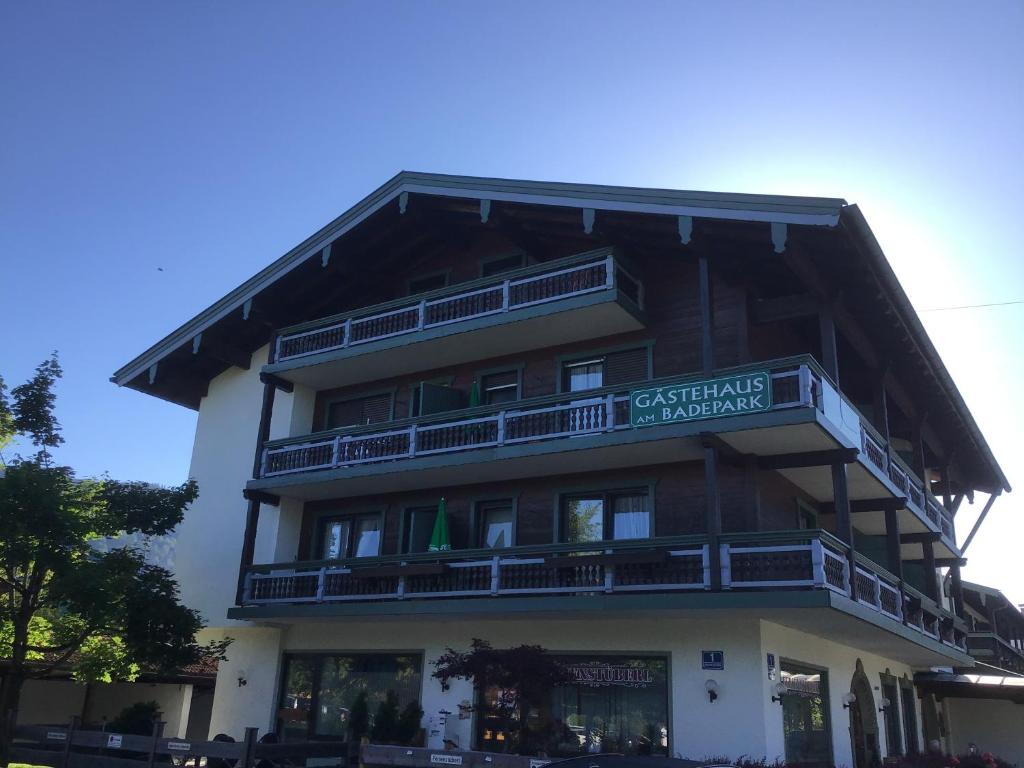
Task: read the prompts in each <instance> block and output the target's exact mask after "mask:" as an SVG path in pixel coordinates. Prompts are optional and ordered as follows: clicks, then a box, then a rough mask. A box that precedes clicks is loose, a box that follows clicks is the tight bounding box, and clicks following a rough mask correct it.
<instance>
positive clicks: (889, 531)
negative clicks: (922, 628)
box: [885, 505, 907, 623]
mask: <svg viewBox="0 0 1024 768" xmlns="http://www.w3.org/2000/svg"><path fill="white" fill-rule="evenodd" d="M885 551H886V554H887V555H888V560H889V571H890V572H891V573H892V575H893V576H895V577H896V578H897V579H898V582H899V583H898V584H897V587H898V588H899V591H900V606H902V605H903V603H904V602H905V597H904V590H903V555H902V553H901V552H900V517H899V512H898V511H897V510H896V507H895V506H894V505H890V506H888V507H886V508H885ZM901 613H904V614H905V613H906V612H905V611H901ZM906 621H907V617H906V615H904V616H903V622H904V623H906Z"/></svg>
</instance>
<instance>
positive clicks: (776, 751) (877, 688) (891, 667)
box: [760, 622, 924, 765]
mask: <svg viewBox="0 0 1024 768" xmlns="http://www.w3.org/2000/svg"><path fill="white" fill-rule="evenodd" d="M769 653H774V654H775V658H776V660H777V662H781V660H782V659H788V660H790V661H794V662H803V663H804V664H808V665H811V666H815V667H825V668H827V669H828V684H829V699H830V703H831V707H830V716H831V721H832V750H833V754H834V756H835V764H836V765H853V748H852V747H853V743H852V741H851V738H850V713H849V710H846V709H844V708H843V703H842V696H843V694H844V693H847V692H848V691H849V690H850V684H851V682H852V681H853V674H854V671H855V670H856V666H857V660H858V659H859V660H860V661H861V663H862V664H863V666H864V673H865V674H866V675H867V678H868V682H870V683H871V692H872V694H873V696H874V700H875V706H874V709H875V711H876V717H877V718H878V734H879V735H878V741H879V745H880V747H881V751H882V757H883V758H884V757H885V756H887V755H888V754H889V745H888V744H886V738H885V723H884V721H883V719H882V715H881V713H879V712H878V711H877V710H878V707H879V706H881V704H880V702H881V699H882V693H881V685H882V681H881V677H880V675H881V673H883V672H886V671H888V672H889V674H891V675H893V676H894V677H898V678H901V677H903V676H904V675H906V676H907V677H908V678H910V679H911V680H912V679H913V677H914V674H913V670H912V669H911V668H910V667H908V666H906V665H904V664H900V663H899V662H895V661H892V660H890V659H886V658H883V657H881V656H876V655H874V654H871V653H866V652H864V651H860V650H857V649H855V648H851V647H849V646H845V645H842V644H840V643H836V642H832V641H829V640H823V639H821V638H820V637H815V636H814V635H808V634H806V633H804V632H797V631H796V630H792V629H789V628H787V627H782V626H779V625H778V624H772V623H770V622H764V623H763V625H762V652H761V659H760V663H761V666H762V668H764V667H765V665H766V660H765V659H766V655H767V654H769ZM776 679H778V678H776ZM770 685H774V683H771V684H770ZM770 685H769V687H770ZM768 700H769V701H770V699H768ZM897 706H898V702H897ZM766 715H767V727H766V732H767V734H768V744H767V753H768V754H769V755H782V754H784V752H785V745H784V743H783V737H782V707H781V706H779V705H778V704H773V705H772V706H770V707H768V708H767V709H766ZM916 717H917V731H918V735H917V743H918V744H919V745H921V744H924V741H923V738H922V734H921V711H920V702H916ZM901 720H902V718H901ZM901 732H902V724H901ZM902 741H903V744H906V743H907V740H906V735H905V734H904V735H903V739H902Z"/></svg>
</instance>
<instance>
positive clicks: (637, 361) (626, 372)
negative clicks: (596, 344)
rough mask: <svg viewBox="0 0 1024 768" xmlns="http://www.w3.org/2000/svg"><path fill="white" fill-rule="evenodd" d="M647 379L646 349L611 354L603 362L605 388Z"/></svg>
mask: <svg viewBox="0 0 1024 768" xmlns="http://www.w3.org/2000/svg"><path fill="white" fill-rule="evenodd" d="M646 379H647V347H638V348H637V349H627V350H625V351H623V352H612V353H610V354H609V355H607V356H606V357H605V360H604V383H605V386H614V385H616V384H627V383H630V382H633V381H644V380H646Z"/></svg>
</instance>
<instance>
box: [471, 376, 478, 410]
mask: <svg viewBox="0 0 1024 768" xmlns="http://www.w3.org/2000/svg"><path fill="white" fill-rule="evenodd" d="M479 405H480V383H479V382H478V381H477V380H476V379H473V386H471V387H470V388H469V407H470V408H476V407H478V406H479Z"/></svg>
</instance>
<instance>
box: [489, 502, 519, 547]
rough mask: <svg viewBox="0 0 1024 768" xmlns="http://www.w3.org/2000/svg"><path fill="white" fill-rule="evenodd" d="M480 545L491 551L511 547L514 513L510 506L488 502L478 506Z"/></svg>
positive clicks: (508, 503)
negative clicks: (481, 539)
mask: <svg viewBox="0 0 1024 768" xmlns="http://www.w3.org/2000/svg"><path fill="white" fill-rule="evenodd" d="M480 517H481V521H482V522H481V528H480V530H481V533H482V535H483V536H482V538H483V541H482V542H481V545H482V546H484V547H490V548H491V549H501V548H502V547H511V546H512V543H513V542H512V531H513V523H514V522H515V513H514V511H513V509H512V504H511V503H510V502H507V501H501V502H488V503H486V504H482V505H481V506H480Z"/></svg>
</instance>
